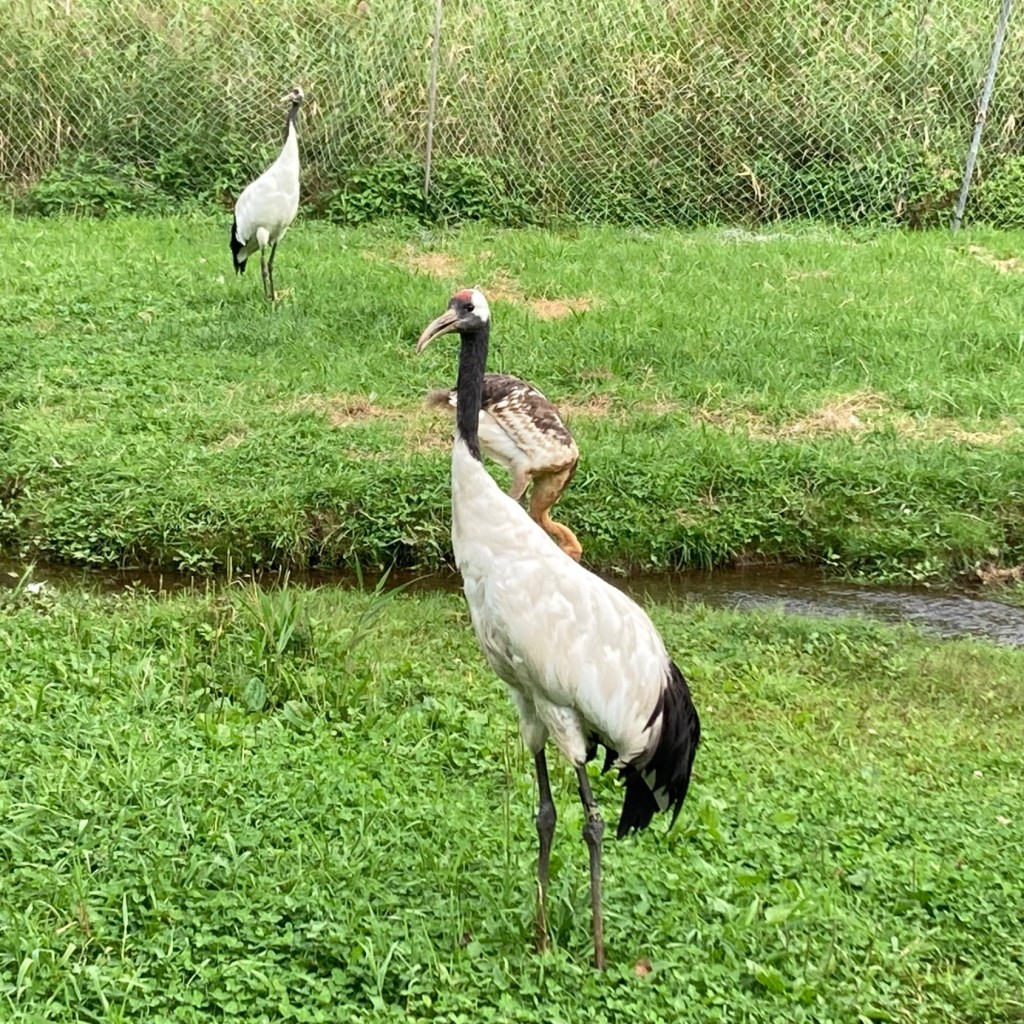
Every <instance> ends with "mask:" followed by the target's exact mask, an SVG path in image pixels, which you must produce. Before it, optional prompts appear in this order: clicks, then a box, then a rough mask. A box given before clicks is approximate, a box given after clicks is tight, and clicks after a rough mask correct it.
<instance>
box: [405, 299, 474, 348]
mask: <svg viewBox="0 0 1024 1024" xmlns="http://www.w3.org/2000/svg"><path fill="white" fill-rule="evenodd" d="M490 319H491V311H490V308H489V307H488V305H487V300H486V299H485V298H484V293H483V292H482V291H480V289H479V288H463V289H462V291H460V292H456V293H455V294H454V295H453V296H452V297H451V299H450V300H449V301H448V308H447V309H446V310H445V311H444V312H443V313H442V314H441V315H440V316H439V317H438V318H437V319H436V320H433V321H431V323H429V324H428V325H427V326H426V328H425V329H424V331H423V333H422V334H421V335H420V340H419V341H417V342H416V351H417V352H422V351H423V350H424V349H425V348H426V347H427V346H428V345H429V344H430V343H431V342H432V341H433V340H434V339H435V338H439V337H440V336H441V335H442V334H449V333H451V332H452V331H455V332H457V333H458V334H462V333H463V332H469V331H473V330H476V329H477V328H480V327H483V326H484V324H486V323H487V322H488V321H489V320H490Z"/></svg>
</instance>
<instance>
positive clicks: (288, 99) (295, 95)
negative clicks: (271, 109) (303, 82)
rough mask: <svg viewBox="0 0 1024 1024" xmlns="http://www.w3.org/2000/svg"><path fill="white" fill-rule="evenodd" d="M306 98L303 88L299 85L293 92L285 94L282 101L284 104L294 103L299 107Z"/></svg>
mask: <svg viewBox="0 0 1024 1024" xmlns="http://www.w3.org/2000/svg"><path fill="white" fill-rule="evenodd" d="M305 98H306V94H305V93H304V92H303V91H302V87H301V86H298V85H297V86H295V88H294V89H292V91H291V92H287V93H285V94H284V95H283V96H282V97H281V101H282V102H283V103H294V104H295V105H296V106H298V105H299V104H300V103H301V102H302V101H303V100H304V99H305Z"/></svg>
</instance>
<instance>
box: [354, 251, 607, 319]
mask: <svg viewBox="0 0 1024 1024" xmlns="http://www.w3.org/2000/svg"><path fill="white" fill-rule="evenodd" d="M366 255H367V257H368V258H373V259H379V257H377V256H376V255H375V254H369V253H368V254H366ZM479 255H480V258H481V259H489V258H491V257H492V256H493V255H494V254H493V253H491V252H489V251H484V252H481V253H480V254H479ZM394 262H396V263H398V264H400V265H402V266H405V267H408V268H409V269H411V270H415V271H416V272H417V273H418V274H426V275H427V276H428V277H433V278H436V279H437V280H440V281H449V282H456V281H460V280H462V281H464V280H465V278H466V275H465V273H463V270H462V265H461V264H460V263H459V261H458V260H457V259H456V258H455V257H454V256H452V255H451V254H450V253H446V252H415V251H414V250H413V249H412V248H411V246H406V247H405V248H404V249H403V250H402V251H401V253H400V254H398V255H397V256H396V258H395V260H394ZM475 287H479V288H480V289H481V290H482V291H483V292H484V294H485V295H486V296H487V297H488V299H490V300H491V301H498V302H510V303H512V304H513V305H516V306H525V307H526V308H527V309H528V310H530V312H531V313H533V315H534V316H536V317H537V318H538V319H540V320H559V319H561V318H563V317H567V316H569V315H570V314H571V313H585V312H586V311H587V310H588V309H592V308H593V307H594V305H595V304H596V303H595V301H594V300H593V299H592V298H590V297H588V296H586V295H576V296H573V297H571V298H554V299H548V298H542V299H531V298H529V297H528V296H527V295H526V293H525V292H524V291H523V287H522V285H521V284H519V282H518V281H516V280H514V279H513V278H511V277H509V275H508V274H506V273H505V272H504V271H501V270H499V271H496V272H495V273H494V274H491V275H490V276H489V277H488V278H486V279H485V280H484V281H483V282H477V283H476V285H475Z"/></svg>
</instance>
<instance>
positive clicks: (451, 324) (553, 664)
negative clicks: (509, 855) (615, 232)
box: [416, 289, 700, 968]
mask: <svg viewBox="0 0 1024 1024" xmlns="http://www.w3.org/2000/svg"><path fill="white" fill-rule="evenodd" d="M451 331H454V332H456V333H458V334H459V336H460V338H461V349H460V353H459V372H458V379H457V382H456V388H457V390H458V394H459V401H458V406H457V408H456V412H455V423H456V430H455V443H454V445H453V448H452V546H453V548H454V551H455V561H456V562H457V563H458V566H459V571H460V572H461V573H462V583H463V589H464V591H465V594H466V602H467V603H468V605H469V613H470V618H471V619H472V622H473V629H474V631H475V632H476V636H477V640H478V641H479V643H480V647H481V648H482V650H483V653H484V656H485V657H486V659H487V661H488V663H489V664H490V666H491V668H492V669H494V671H495V672H496V673H497V674H498V676H500V677H501V679H503V680H504V681H505V683H506V684H507V685H508V690H509V694H510V696H511V698H512V701H513V703H514V704H515V706H516V708H517V709H518V711H519V725H520V731H521V733H522V737H523V741H524V743H525V744H526V747H527V748H528V749H529V750H530V752H531V753H532V754H533V758H534V763H535V766H536V770H537V786H538V792H539V798H540V799H539V808H538V811H537V834H538V838H539V843H540V846H539V854H538V859H537V883H538V888H537V917H536V936H537V946H538V949H540V950H543V949H545V948H546V947H547V942H548V937H547V916H546V909H545V902H546V895H547V886H548V864H549V859H550V854H551V839H552V836H553V834H554V830H555V818H556V814H555V805H554V803H553V802H552V799H551V787H550V784H549V781H548V770H547V761H546V759H545V754H544V747H545V744H546V742H547V739H548V737H549V736H550V737H551V738H552V739H553V740H554V742H555V745H556V746H557V747H558V749H559V750H561V751H562V753H563V754H564V755H565V756H566V757H567V758H568V759H569V761H571V762H572V764H573V766H574V767H575V769H576V778H577V780H578V783H579V794H580V800H581V801H582V803H583V809H584V813H585V815H586V819H587V823H586V825H585V826H584V829H583V838H584V840H585V841H586V843H587V846H588V848H589V850H590V893H591V908H592V913H593V933H594V960H595V963H596V965H597V967H598V968H603V967H604V927H603V923H602V916H601V838H602V836H603V834H604V822H603V821H602V819H601V815H600V812H599V810H598V807H597V803H596V802H595V800H594V796H593V793H592V792H591V789H590V782H589V780H588V777H587V770H586V763H587V761H589V760H590V759H591V758H592V757H593V756H594V754H595V753H596V750H597V746H598V744H600V745H602V746H603V747H604V748H605V761H604V767H605V769H607V768H609V767H612V766H614V767H616V768H618V770H619V774H620V776H621V777H622V778H623V779H624V780H625V789H626V796H625V800H624V802H623V806H622V814H621V816H620V817H619V825H618V829H617V835H618V837H619V838H622V836H624V835H626V834H627V833H628V832H630V831H631V830H637V831H638V830H640V829H643V828H645V827H646V826H647V825H648V824H650V821H651V819H652V817H653V816H654V814H655V812H656V811H663V810H668V809H671V811H672V821H673V822H674V821H675V818H676V815H678V813H679V809H680V808H681V807H682V804H683V800H684V798H685V797H686V791H687V788H688V786H689V783H690V773H691V770H692V767H693V759H694V756H695V754H696V752H697V745H698V743H699V742H700V720H699V718H698V717H697V711H696V709H695V708H694V706H693V701H692V700H691V698H690V691H689V688H688V686H687V684H686V680H685V679H684V678H683V675H682V673H681V672H680V671H679V669H678V668H677V667H676V665H675V663H674V662H673V661H672V659H671V658H670V657H669V655H668V652H667V651H666V650H665V645H664V643H663V642H662V640H661V637H660V636H659V635H658V631H657V630H656V629H655V628H654V624H653V623H652V622H651V620H650V618H648V616H647V614H646V613H645V612H644V611H643V609H642V608H640V607H639V605H637V604H635V603H634V602H633V601H631V600H630V599H629V598H628V597H626V595H625V594H623V593H622V592H621V591H619V590H617V589H616V588H615V587H613V586H611V584H608V583H605V582H604V580H602V579H600V578H599V577H597V576H594V575H593V574H592V573H590V572H588V571H587V570H586V569H584V568H583V567H582V566H581V565H579V564H578V563H577V562H574V561H573V560H572V559H569V558H565V557H564V556H563V554H562V553H561V552H560V551H557V550H556V549H555V548H554V547H553V546H552V545H551V543H550V541H549V540H548V539H547V537H546V536H545V535H544V532H543V530H541V529H540V528H539V527H538V525H537V523H535V522H534V521H533V520H532V519H531V518H530V517H529V515H527V513H526V511H525V510H524V509H523V508H522V506H520V505H519V503H518V502H516V501H514V500H513V499H512V498H511V497H510V496H509V495H507V494H505V493H503V492H502V490H501V489H500V488H499V487H498V485H497V484H496V483H495V482H494V480H493V479H492V478H491V476H490V475H489V474H488V472H487V470H486V469H484V466H483V463H482V462H481V461H480V447H481V442H480V436H479V423H480V409H481V406H482V404H483V388H484V371H485V369H486V366H487V346H488V341H489V337H490V311H489V309H488V305H487V300H486V299H485V298H484V296H483V295H482V294H481V293H480V291H479V290H477V289H473V290H469V289H466V290H463V291H460V292H456V294H455V295H454V296H453V297H452V299H451V301H450V302H449V304H448V309H447V311H446V312H445V313H442V314H441V316H439V317H437V319H436V320H434V321H433V322H432V323H431V324H429V325H428V326H427V328H426V329H425V330H424V331H423V333H422V334H421V335H420V338H419V341H418V342H417V345H416V350H417V351H418V352H421V351H423V349H424V348H425V347H426V346H427V345H429V344H430V342H431V341H432V340H433V339H434V338H437V337H439V336H440V335H442V334H447V333H448V332H451Z"/></svg>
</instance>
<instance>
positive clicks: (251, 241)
mask: <svg viewBox="0 0 1024 1024" xmlns="http://www.w3.org/2000/svg"><path fill="white" fill-rule="evenodd" d="M281 99H282V100H287V101H288V102H289V107H288V120H287V121H286V122H285V126H284V146H283V147H282V148H281V154H280V156H278V158H277V159H276V160H275V161H274V162H273V163H272V164H271V165H270V166H269V167H268V168H267V169H266V170H265V171H264V172H263V173H262V174H261V175H260V176H259V177H258V178H257V179H256V180H255V181H254V182H252V183H251V184H249V185H247V186H246V188H245V191H244V192H243V193H242V194H241V195H240V196H239V197H238V202H237V203H235V219H234V222H233V223H232V225H231V258H232V259H233V260H234V264H235V273H236V274H241V273H244V271H245V263H246V260H248V258H249V257H250V256H251V255H252V254H253V253H254V252H255V251H256V250H257V249H259V251H260V272H261V273H262V275H263V292H264V294H265V295H266V297H267V298H268V299H270V301H271V302H273V300H274V298H275V292H274V255H275V254H276V253H277V243H278V242H280V241H281V239H282V238H284V235H285V232H286V231H287V230H288V228H289V226H290V225H291V222H292V221H293V220H295V214H296V213H298V211H299V140H298V136H297V134H296V126H295V121H296V118H297V117H298V114H299V107H300V106H301V105H302V101H303V100H304V99H305V96H304V94H303V92H302V89H300V88H299V87H298V86H295V88H294V89H292V91H291V92H290V93H288V94H287V95H286V96H282V97H281ZM268 245H269V246H270V259H269V260H268V259H267V246H268Z"/></svg>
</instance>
